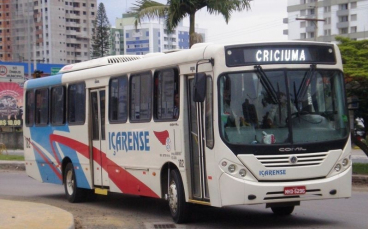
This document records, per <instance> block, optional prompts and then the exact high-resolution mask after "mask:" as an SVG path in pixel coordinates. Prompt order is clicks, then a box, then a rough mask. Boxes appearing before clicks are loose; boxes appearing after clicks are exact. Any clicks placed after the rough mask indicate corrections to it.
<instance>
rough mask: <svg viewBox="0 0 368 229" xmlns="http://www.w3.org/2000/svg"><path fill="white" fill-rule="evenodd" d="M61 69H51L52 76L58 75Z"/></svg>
mask: <svg viewBox="0 0 368 229" xmlns="http://www.w3.org/2000/svg"><path fill="white" fill-rule="evenodd" d="M60 69H61V68H51V75H56V74H57V73H58V72H59V71H60Z"/></svg>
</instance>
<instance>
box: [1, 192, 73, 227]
mask: <svg viewBox="0 0 368 229" xmlns="http://www.w3.org/2000/svg"><path fill="white" fill-rule="evenodd" d="M0 213H1V214H0V222H1V226H0V227H1V228H2V229H13V228H50V229H51V228H52V229H58V228H60V229H66V228H67V229H74V228H75V226H74V217H73V215H72V214H71V213H69V212H67V211H65V210H62V209H60V208H57V207H53V206H50V205H46V204H39V203H31V202H22V201H10V200H2V199H0Z"/></svg>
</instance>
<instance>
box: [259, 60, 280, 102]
mask: <svg viewBox="0 0 368 229" xmlns="http://www.w3.org/2000/svg"><path fill="white" fill-rule="evenodd" d="M254 69H255V70H256V74H257V76H258V78H259V80H260V81H261V84H262V86H263V87H264V88H265V90H266V91H267V93H268V94H269V95H270V96H271V99H272V102H273V103H274V104H277V103H278V104H279V103H280V101H279V98H278V97H277V93H276V91H275V88H273V86H272V84H271V82H270V80H269V79H268V77H267V75H266V73H265V72H264V71H263V69H262V67H261V66H260V65H256V66H254Z"/></svg>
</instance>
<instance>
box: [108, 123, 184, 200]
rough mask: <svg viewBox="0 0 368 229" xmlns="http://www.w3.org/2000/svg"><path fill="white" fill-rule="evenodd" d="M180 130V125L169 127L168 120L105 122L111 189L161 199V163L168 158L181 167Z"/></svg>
mask: <svg viewBox="0 0 368 229" xmlns="http://www.w3.org/2000/svg"><path fill="white" fill-rule="evenodd" d="M173 122H176V121H173ZM131 126H132V127H133V126H134V129H132V128H130V127H131ZM125 130H129V131H125ZM179 132H180V128H179V124H178V125H175V127H172V126H170V123H168V122H163V123H160V125H159V126H155V125H153V124H152V123H132V124H131V123H125V124H113V125H111V124H110V125H108V126H107V133H106V136H107V140H108V150H107V158H108V168H107V170H108V173H109V177H110V191H112V192H122V193H129V194H135V195H144V196H151V197H157V198H160V197H161V181H160V174H161V168H162V166H163V165H164V164H165V163H167V162H169V161H171V162H172V163H174V164H176V165H177V167H178V168H179V169H183V166H184V153H182V146H181V143H180V140H179V138H180V136H181V135H180V134H178V133H179ZM180 166H181V167H180ZM163 172H166V171H163Z"/></svg>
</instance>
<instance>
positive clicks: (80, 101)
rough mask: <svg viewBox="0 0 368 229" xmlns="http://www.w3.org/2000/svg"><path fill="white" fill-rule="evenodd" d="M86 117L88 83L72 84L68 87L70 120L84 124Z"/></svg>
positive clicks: (70, 121)
mask: <svg viewBox="0 0 368 229" xmlns="http://www.w3.org/2000/svg"><path fill="white" fill-rule="evenodd" d="M85 117H86V85H85V84H84V83H78V84H71V85H69V87H68V121H69V123H71V124H80V125H82V124H84V121H85Z"/></svg>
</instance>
